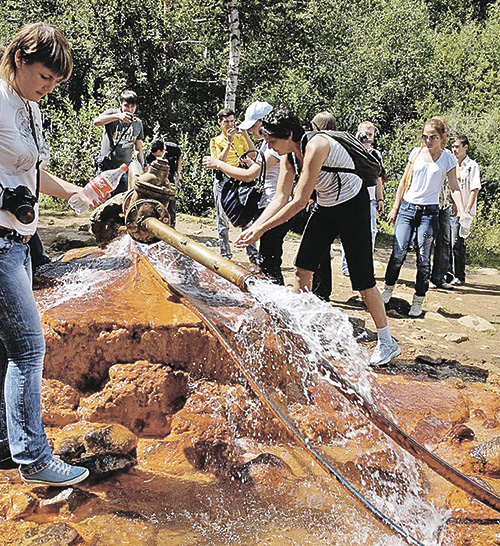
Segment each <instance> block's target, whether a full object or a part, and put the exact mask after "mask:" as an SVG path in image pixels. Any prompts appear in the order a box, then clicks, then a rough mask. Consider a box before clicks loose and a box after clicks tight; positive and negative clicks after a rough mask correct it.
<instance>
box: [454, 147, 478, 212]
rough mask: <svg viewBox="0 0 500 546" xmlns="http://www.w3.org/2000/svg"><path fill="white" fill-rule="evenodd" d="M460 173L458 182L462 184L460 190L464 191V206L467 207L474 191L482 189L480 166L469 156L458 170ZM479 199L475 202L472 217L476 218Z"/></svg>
mask: <svg viewBox="0 0 500 546" xmlns="http://www.w3.org/2000/svg"><path fill="white" fill-rule="evenodd" d="M457 171H458V182H459V184H460V190H461V191H462V199H463V201H464V206H467V203H468V202H469V196H470V194H471V192H472V190H480V189H481V177H480V176H479V165H478V164H477V163H476V162H475V161H474V160H473V159H471V158H470V157H469V156H468V155H467V156H465V158H464V160H463V161H462V164H461V165H460V167H459V168H458V169H457ZM476 205H477V199H476V201H475V202H474V205H473V206H472V208H471V210H470V214H471V216H475V215H476V212H477V210H476V209H477V206H476Z"/></svg>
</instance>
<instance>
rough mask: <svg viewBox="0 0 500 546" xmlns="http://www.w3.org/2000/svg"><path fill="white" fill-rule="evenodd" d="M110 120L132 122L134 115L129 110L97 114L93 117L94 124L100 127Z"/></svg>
mask: <svg viewBox="0 0 500 546" xmlns="http://www.w3.org/2000/svg"><path fill="white" fill-rule="evenodd" d="M112 121H123V123H132V121H134V115H133V114H131V113H130V112H115V113H114V114H99V115H98V116H97V117H96V118H94V125H97V127H102V126H103V125H107V124H108V123H111V122H112Z"/></svg>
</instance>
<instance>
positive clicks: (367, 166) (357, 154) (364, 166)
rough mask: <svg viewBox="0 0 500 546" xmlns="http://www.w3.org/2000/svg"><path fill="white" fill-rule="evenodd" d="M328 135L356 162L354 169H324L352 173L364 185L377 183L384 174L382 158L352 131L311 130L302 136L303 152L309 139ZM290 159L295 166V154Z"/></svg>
mask: <svg viewBox="0 0 500 546" xmlns="http://www.w3.org/2000/svg"><path fill="white" fill-rule="evenodd" d="M321 134H324V135H328V136H330V137H332V138H333V139H335V140H336V141H337V142H338V143H339V144H340V145H341V146H342V147H343V148H344V149H345V150H346V152H347V153H348V154H349V155H350V156H351V159H352V160H353V162H354V169H349V168H347V167H329V166H327V165H323V166H322V167H321V170H322V171H325V172H329V173H352V174H355V175H357V176H359V177H360V178H361V180H362V181H363V186H365V187H371V186H375V185H376V184H377V180H378V179H379V177H380V176H381V174H382V165H381V163H380V160H379V159H378V157H377V156H376V155H375V154H372V153H371V152H370V151H369V150H367V149H366V148H365V147H364V146H363V144H362V143H361V142H360V141H359V140H358V139H357V138H356V137H355V136H353V135H351V133H346V132H344V131H309V132H307V133H304V136H303V137H302V141H301V146H302V154H304V152H305V149H306V146H307V143H308V142H309V139H310V138H311V137H313V136H314V135H321ZM288 159H289V161H290V162H291V164H292V165H293V166H295V161H294V158H293V154H288ZM340 185H341V184H340V178H339V190H338V194H337V199H338V198H339V195H340Z"/></svg>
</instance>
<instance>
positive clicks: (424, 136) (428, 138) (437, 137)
mask: <svg viewBox="0 0 500 546" xmlns="http://www.w3.org/2000/svg"><path fill="white" fill-rule="evenodd" d="M438 139H439V135H422V140H430V141H431V142H433V141H435V140H438Z"/></svg>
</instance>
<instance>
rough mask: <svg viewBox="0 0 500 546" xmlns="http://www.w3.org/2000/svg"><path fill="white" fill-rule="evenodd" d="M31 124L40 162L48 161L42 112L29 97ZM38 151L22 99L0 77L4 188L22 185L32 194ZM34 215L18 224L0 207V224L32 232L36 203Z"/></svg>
mask: <svg viewBox="0 0 500 546" xmlns="http://www.w3.org/2000/svg"><path fill="white" fill-rule="evenodd" d="M29 106H30V107H31V112H32V115H33V122H34V126H35V132H36V137H37V141H38V147H39V150H40V159H41V160H42V165H40V168H41V167H42V166H43V165H44V164H46V163H47V162H48V159H49V147H48V146H47V143H46V142H45V140H44V139H43V136H42V116H41V114H40V110H39V108H38V105H37V103H36V102H32V101H29ZM38 157H39V151H38V149H37V146H36V144H35V141H34V139H33V134H32V132H31V125H30V117H29V113H28V107H27V104H26V103H25V101H23V100H22V99H21V97H20V96H19V95H18V94H17V93H16V92H15V91H14V90H13V89H11V88H10V86H9V85H8V84H7V82H6V81H5V80H1V79H0V184H1V185H2V186H3V187H6V188H16V187H17V186H20V185H23V186H26V187H28V188H29V190H30V191H31V193H32V194H33V195H36V163H37V160H38ZM34 209H35V219H34V220H33V222H31V224H22V223H21V222H19V220H18V219H17V218H16V217H15V216H14V214H12V213H11V212H9V211H6V210H3V209H0V226H1V227H5V228H8V229H15V230H16V231H17V232H18V233H21V234H22V235H32V234H33V233H35V231H36V227H37V224H38V203H37V204H36V205H35V207H34Z"/></svg>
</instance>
